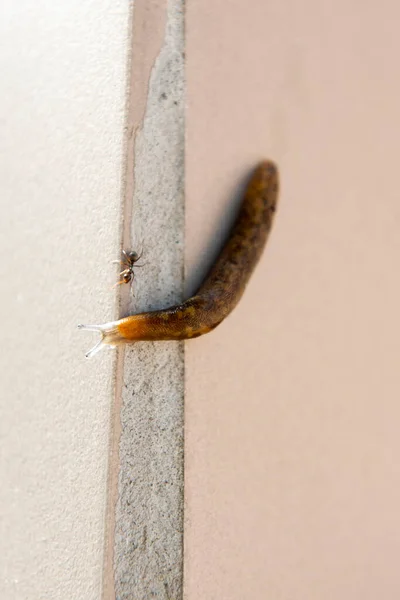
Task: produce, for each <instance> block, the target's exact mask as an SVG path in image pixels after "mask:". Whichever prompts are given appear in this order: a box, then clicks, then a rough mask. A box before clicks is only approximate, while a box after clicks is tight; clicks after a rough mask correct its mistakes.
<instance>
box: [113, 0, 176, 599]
mask: <svg viewBox="0 0 400 600" xmlns="http://www.w3.org/2000/svg"><path fill="white" fill-rule="evenodd" d="M183 11H184V7H183V0H170V1H169V3H168V11H167V22H166V32H165V40H164V45H163V47H162V49H161V52H160V54H159V56H158V58H157V60H156V62H155V65H154V68H153V71H152V75H151V79H150V85H149V94H148V99H147V106H146V112H145V118H144V121H143V126H142V128H141V130H140V131H139V132H138V134H137V136H136V141H135V173H134V176H135V190H134V208H133V215H134V223H133V232H132V239H133V240H134V242H135V243H134V244H133V245H134V247H135V248H138V249H139V250H140V249H141V248H140V246H141V242H142V243H143V262H144V263H146V267H145V268H143V269H142V270H140V271H139V270H138V271H137V276H136V284H135V298H134V305H133V306H132V308H133V309H134V310H135V311H140V310H144V309H154V308H159V307H162V306H166V305H168V304H170V303H174V302H176V301H179V300H180V299H181V298H182V289H183V236H184V205H183V183H184V58H183V50H184V14H183ZM183 376H184V363H183V345H182V344H177V343H175V342H160V343H155V344H149V343H141V344H140V343H139V344H136V345H135V346H132V347H128V348H127V350H126V353H125V368H124V383H123V389H122V402H123V405H122V410H121V437H120V473H119V498H118V503H117V510H116V534H115V547H114V557H115V559H114V568H115V590H116V598H117V599H118V600H123V599H125V600H128V599H129V600H144V599H148V598H155V597H156V598H160V599H165V600H172V599H173V600H179V599H180V598H181V597H182V550H183V549H182V543H183V531H182V527H183V389H184V380H183Z"/></svg>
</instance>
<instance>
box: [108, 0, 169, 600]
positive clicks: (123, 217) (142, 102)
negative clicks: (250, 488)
mask: <svg viewBox="0 0 400 600" xmlns="http://www.w3.org/2000/svg"><path fill="white" fill-rule="evenodd" d="M166 2H167V0H158V1H157V0H156V1H155V2H153V3H152V4H151V5H149V4H147V0H131V1H130V3H129V17H128V33H127V45H128V52H127V59H126V90H127V93H126V104H125V126H124V136H123V145H124V151H123V156H124V164H123V166H122V178H121V179H122V181H121V191H122V198H121V211H120V224H119V230H120V239H121V246H120V249H121V250H122V248H130V247H131V243H132V242H131V231H132V219H133V205H134V189H135V164H134V159H135V141H136V136H137V134H138V132H139V131H140V129H141V126H142V123H143V119H144V116H145V110H146V101H147V94H148V88H149V80H150V75H151V71H152V68H153V65H154V61H155V60H156V57H157V56H158V54H159V52H160V49H161V46H162V43H163V39H164V27H165V21H166V11H167V9H166ZM149 31H151V33H152V35H151V37H148V32H149ZM136 54H137V58H136ZM136 242H137V241H136V240H135V243H136ZM116 297H117V302H116V307H117V308H118V313H119V314H120V315H121V314H127V311H128V308H129V301H130V290H129V286H118V288H117V293H116ZM116 318H117V315H116ZM124 362H125V348H123V347H121V348H118V349H117V354H116V358H115V366H114V378H113V387H114V399H113V403H112V406H111V409H110V432H109V458H108V475H107V500H106V510H105V532H104V555H103V578H102V599H103V600H114V599H115V597H116V591H115V534H116V508H117V502H118V480H119V470H120V454H119V452H120V450H119V446H120V440H121V431H122V427H121V409H122V405H123V399H122V390H123V381H124Z"/></svg>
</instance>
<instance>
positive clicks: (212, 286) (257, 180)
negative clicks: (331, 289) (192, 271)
mask: <svg viewBox="0 0 400 600" xmlns="http://www.w3.org/2000/svg"><path fill="white" fill-rule="evenodd" d="M278 183H279V182H278V171H277V168H276V166H275V165H274V164H273V163H272V162H270V161H264V162H262V163H260V164H259V165H258V166H257V168H256V169H255V171H254V173H253V175H252V177H251V179H250V181H249V183H248V186H247V188H246V191H245V194H244V198H243V201H242V204H241V206H240V209H239V213H238V216H237V218H236V221H235V223H234V225H233V228H232V231H231V233H230V235H229V238H228V240H227V242H226V243H225V245H224V247H223V249H222V251H221V253H220V255H219V256H218V258H217V260H216V262H215V264H214V266H213V267H212V268H211V270H210V272H209V274H208V275H207V277H206V278H205V280H204V281H203V283H202V285H201V286H200V288H199V290H198V291H197V293H196V294H195V295H194V296H193V297H192V298H189V299H188V300H186V301H185V302H183V303H182V304H178V305H177V306H171V307H169V308H165V309H163V310H155V311H151V312H144V313H139V314H136V315H131V316H129V317H125V318H123V319H120V320H119V321H113V322H110V323H105V324H104V325H78V327H79V328H81V329H88V330H94V331H99V332H100V333H101V336H102V338H101V340H100V341H99V342H98V343H97V344H96V346H94V348H92V350H90V351H89V352H88V353H87V354H86V357H87V358H89V357H90V356H93V354H95V353H96V352H97V351H98V350H100V349H101V348H102V347H103V346H105V345H107V344H108V345H110V346H117V345H119V344H125V343H129V342H137V341H142V340H147V341H153V340H186V339H190V338H195V337H198V336H200V335H203V334H204V333H208V332H209V331H211V330H212V329H214V328H215V327H217V325H219V324H220V323H221V321H223V320H224V319H225V317H227V316H228V315H229V313H230V312H231V311H232V310H233V309H234V308H235V306H236V304H237V303H238V302H239V300H240V298H241V297H242V295H243V292H244V290H245V287H246V285H247V282H248V281H249V279H250V276H251V274H252V272H253V270H254V268H255V266H256V264H257V262H258V260H259V258H260V256H261V254H262V251H263V249H264V246H265V243H266V241H267V238H268V234H269V232H270V229H271V225H272V220H273V216H274V212H275V208H276V203H277V196H278Z"/></svg>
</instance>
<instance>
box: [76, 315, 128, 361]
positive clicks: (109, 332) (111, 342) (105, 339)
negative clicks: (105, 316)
mask: <svg viewBox="0 0 400 600" xmlns="http://www.w3.org/2000/svg"><path fill="white" fill-rule="evenodd" d="M78 329H84V330H85V331H97V332H99V333H100V334H101V338H100V340H99V341H98V342H97V344H95V345H94V346H93V348H91V349H90V350H89V352H86V354H85V357H86V358H92V356H94V355H95V354H97V352H99V351H100V350H101V349H102V348H104V347H105V346H108V347H110V348H115V346H118V344H120V343H121V341H122V340H121V334H120V333H119V331H118V321H111V322H110V323H104V324H103V325H78Z"/></svg>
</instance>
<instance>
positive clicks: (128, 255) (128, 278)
mask: <svg viewBox="0 0 400 600" xmlns="http://www.w3.org/2000/svg"><path fill="white" fill-rule="evenodd" d="M122 255H123V256H122V260H114V261H113V262H114V263H117V264H120V265H121V266H122V267H125V269H124V270H123V271H121V273H120V274H119V276H120V281H117V283H116V284H115V285H114V287H115V286H117V285H121V284H122V283H130V282H133V280H134V278H135V273H134V271H133V269H135V268H136V267H144V265H137V264H136V263H137V262H138V260H140V259H141V258H142V255H141V254H140V256H139V254H138V253H137V252H135V251H134V250H128V251H127V252H126V251H125V250H122Z"/></svg>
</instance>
